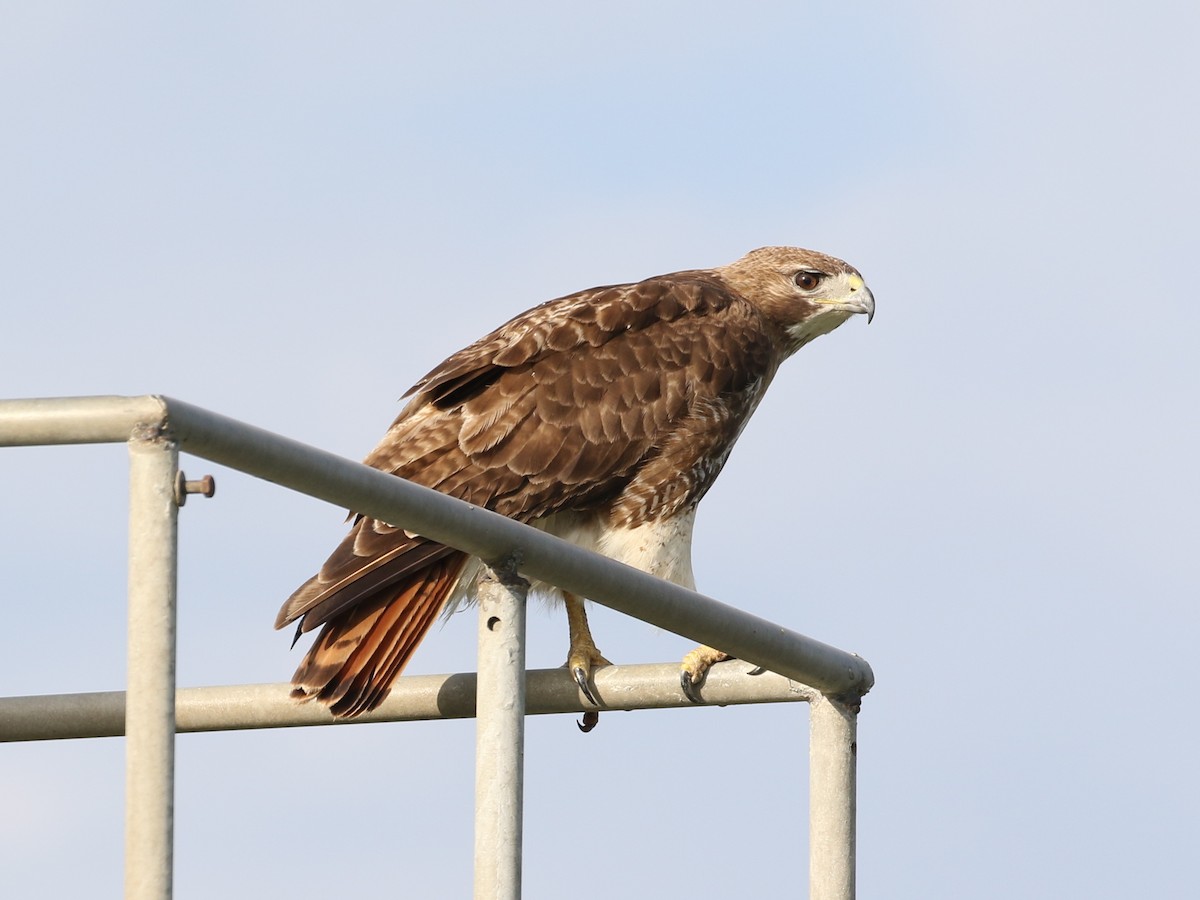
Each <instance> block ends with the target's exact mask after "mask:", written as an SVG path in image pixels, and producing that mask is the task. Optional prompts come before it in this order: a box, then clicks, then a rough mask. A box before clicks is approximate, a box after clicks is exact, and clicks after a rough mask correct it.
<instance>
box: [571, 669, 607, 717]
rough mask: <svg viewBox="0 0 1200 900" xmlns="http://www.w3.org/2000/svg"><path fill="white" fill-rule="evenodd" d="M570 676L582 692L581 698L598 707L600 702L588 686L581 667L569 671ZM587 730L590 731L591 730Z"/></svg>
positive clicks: (585, 674) (585, 673)
mask: <svg viewBox="0 0 1200 900" xmlns="http://www.w3.org/2000/svg"><path fill="white" fill-rule="evenodd" d="M571 676H572V677H573V678H574V679H575V683H576V684H577V685H579V690H581V691H582V692H583V696H585V697H586V698H587V701H588V703H590V704H592V706H599V705H600V701H599V700H597V699H596V695H595V694H593V693H592V686H591V685H590V684H588V676H587V672H585V671H584V669H583V667H582V666H576V667H575V668H573V669H572V670H571ZM584 715H585V716H586V715H587V714H586V713H585V714H584ZM595 727H596V726H595V725H593V726H592V728H595ZM587 730H588V731H591V728H589V729H587Z"/></svg>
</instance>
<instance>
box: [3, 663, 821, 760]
mask: <svg viewBox="0 0 1200 900" xmlns="http://www.w3.org/2000/svg"><path fill="white" fill-rule="evenodd" d="M752 671H753V669H752V667H751V666H750V665H749V664H748V663H745V662H742V661H741V660H731V661H729V662H724V663H719V664H717V665H715V666H713V668H712V669H711V670H710V671H709V674H708V679H707V681H706V682H705V696H706V697H708V698H709V699H710V700H711V701H712V702H713V703H714V704H717V705H721V706H724V705H727V704H735V703H785V702H794V701H808V700H811V699H812V698H813V697H814V696H815V692H814V691H813V690H812V689H811V688H809V687H807V686H805V685H802V684H797V683H796V682H794V681H789V680H788V679H787V678H784V677H783V676H782V675H776V674H775V673H773V672H759V673H758V674H750V673H751V672H752ZM593 678H594V682H595V689H596V692H597V695H598V696H599V698H600V700H601V701H602V702H603V703H604V709H605V710H606V711H619V710H634V709H671V708H675V707H680V708H688V709H695V708H696V705H695V704H694V703H692V702H691V701H690V700H688V699H687V698H686V697H685V696H684V695H683V692H682V691H681V690H680V688H679V663H677V662H675V663H651V664H645V665H635V666H604V667H603V668H600V669H596V670H595V672H594V673H593ZM525 685H526V713H527V714H528V715H551V714H555V713H578V712H585V711H587V710H591V709H594V707H592V706H591V705H590V704H589V703H587V701H586V700H584V699H583V698H582V697H581V696H580V694H579V688H578V686H577V685H576V684H575V681H574V679H572V678H571V676H570V674H569V673H568V672H567V670H566V669H565V668H558V669H533V670H530V671H528V672H527V673H526V682H525ZM290 690H291V685H290V684H244V685H233V686H228V687H196V688H181V689H179V690H178V691H176V694H175V721H176V730H177V731H179V732H201V731H240V730H245V729H252V728H294V727H301V726H308V725H342V724H361V723H367V722H412V721H422V720H427V719H464V718H471V717H472V716H474V715H475V675H474V674H473V673H463V674H457V675H410V676H405V677H403V678H400V679H399V680H398V681H397V682H396V686H395V687H394V688H393V689H392V693H391V696H389V697H388V699H387V700H385V701H384V702H383V705H381V706H380V707H379V708H378V709H376V710H374V711H373V712H370V713H367V714H366V715H363V716H360V717H359V718H356V719H350V720H345V719H335V718H333V717H332V716H331V715H330V714H329V712H328V711H327V710H326V709H325V708H324V707H322V706H318V705H316V704H312V703H298V702H296V701H295V700H292V699H291V698H290V697H289V696H288V693H289V691H290ZM124 733H125V693H124V691H104V692H98V693H87V694H46V695H40V696H30V697H5V698H0V742H5V741H56V740H66V739H71V738H95V737H117V736H120V735H122V734H124Z"/></svg>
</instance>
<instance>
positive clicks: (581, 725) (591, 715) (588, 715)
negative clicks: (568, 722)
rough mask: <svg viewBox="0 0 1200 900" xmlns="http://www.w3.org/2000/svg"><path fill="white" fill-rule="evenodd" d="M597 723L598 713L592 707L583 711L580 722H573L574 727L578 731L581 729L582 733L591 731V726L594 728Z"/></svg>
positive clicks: (598, 719) (598, 722) (598, 720)
mask: <svg viewBox="0 0 1200 900" xmlns="http://www.w3.org/2000/svg"><path fill="white" fill-rule="evenodd" d="M599 724H600V713H598V712H596V711H595V710H594V709H592V710H588V711H587V712H585V713H584V714H583V721H582V722H580V721H576V722H575V725H576V727H577V728H578V729H579V730H580V731H582V732H583V733H584V734H587V733H588V732H589V731H591V730H592V729H593V728H595V727H596V726H597V725H599Z"/></svg>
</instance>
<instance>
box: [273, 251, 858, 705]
mask: <svg viewBox="0 0 1200 900" xmlns="http://www.w3.org/2000/svg"><path fill="white" fill-rule="evenodd" d="M874 312H875V300H874V298H873V297H872V296H871V291H870V290H869V289H868V288H867V286H866V285H865V284H864V283H863V279H862V276H860V275H859V274H858V272H857V271H855V270H854V269H853V268H852V267H851V266H849V265H847V264H846V263H844V262H842V261H841V260H838V259H834V258H832V257H829V256H825V255H824V254H821V253H816V252H814V251H811V250H800V249H796V248H791V247H764V248H762V249H759V250H754V251H753V252H751V253H749V254H747V255H746V256H744V257H742V258H741V259H739V260H738V261H737V262H735V263H731V264H730V265H727V266H722V267H721V268H718V269H698V270H695V271H688V272H676V273H674V274H671V275H660V276H658V277H656V278H647V279H646V280H645V281H639V282H637V283H636V284H622V285H615V286H610V287H598V288H592V289H591V290H587V291H582V292H580V293H578V294H571V295H570V296H567V297H561V298H559V299H557V300H551V301H549V302H548V303H543V304H542V305H541V306H536V307H534V308H533V309H531V310H529V311H528V312H524V313H522V314H521V315H519V316H517V317H516V318H514V319H512V320H510V321H509V322H507V323H505V324H504V325H501V326H500V327H499V328H498V329H496V330H495V331H493V332H492V333H491V334H489V335H487V336H486V337H484V338H481V339H480V340H478V341H476V342H475V343H474V344H472V345H471V346H469V347H467V348H466V349H465V350H461V351H459V352H458V353H455V354H454V355H453V356H451V357H450V358H449V359H447V360H446V361H445V362H443V363H442V364H441V365H439V366H438V367H437V368H435V369H434V370H433V371H432V372H430V373H429V374H428V375H426V376H425V377H424V378H422V379H421V380H420V381H418V382H417V384H416V386H414V387H413V388H412V389H411V390H410V391H409V392H408V394H406V395H405V396H406V397H411V400H410V401H409V403H408V405H407V406H405V407H404V410H403V411H402V412H401V413H400V416H399V418H397V419H396V421H395V422H394V423H393V424H392V427H391V428H390V429H389V430H388V432H387V434H386V435H385V436H384V438H383V440H382V441H381V442H380V444H379V446H378V447H376V448H375V449H374V450H373V451H371V453H370V455H369V456H367V458H366V460H365V462H366V463H367V464H368V465H371V466H374V467H376V468H378V469H382V470H383V471H385V472H391V473H393V474H395V475H399V476H401V477H403V478H407V479H409V480H410V481H414V482H416V483H418V484H422V485H425V486H426V487H430V488H434V489H436V490H439V491H442V492H443V493H446V494H450V495H451V496H454V497H458V498H459V499H461V500H466V501H468V502H470V503H473V504H475V505H477V506H483V507H486V508H488V509H491V510H495V511H496V512H498V513H501V514H502V515H505V516H509V517H511V518H513V519H517V520H518V521H521V522H527V523H529V524H531V525H535V526H537V527H538V528H541V529H543V530H545V531H547V532H550V533H551V534H555V535H558V536H559V537H562V538H565V539H566V540H569V541H571V542H573V543H575V544H578V545H580V546H583V547H586V548H588V549H592V550H596V551H597V552H599V553H602V554H605V555H606V556H610V557H612V558H614V559H617V560H620V561H621V562H624V563H627V564H629V565H631V566H635V567H637V568H639V569H643V570H644V571H647V572H650V573H651V574H654V575H658V576H660V577H662V578H666V579H669V580H671V581H674V582H676V583H678V584H682V585H685V586H687V587H689V588H693V587H694V586H695V582H694V580H693V578H692V560H691V544H692V523H693V520H694V518H695V514H696V505H697V504H698V503H699V502H700V499H701V498H702V497H703V496H704V494H705V492H706V491H707V490H708V489H709V487H710V486H711V485H712V483H713V481H714V479H716V477H717V475H718V473H720V471H721V468H722V466H724V465H725V461H726V460H727V459H728V458H729V453H730V451H731V450H732V449H733V445H734V442H735V441H736V440H737V438H738V435H739V434H740V433H741V431H742V428H743V427H744V426H745V424H746V421H747V420H748V419H749V418H750V415H751V413H753V412H754V409H755V407H757V406H758V402H759V400H761V399H762V396H763V393H764V392H765V391H766V389H767V385H769V384H770V383H771V379H772V378H773V377H774V376H775V372H776V370H777V369H778V368H779V364H780V363H781V362H783V360H784V359H786V358H787V357H788V356H790V355H791V354H792V353H794V352H795V351H796V350H798V349H799V348H800V347H802V346H804V345H805V344H806V343H808V342H809V341H811V340H812V339H813V338H816V337H819V336H820V335H823V334H827V333H828V332H830V331H832V330H833V329H835V328H837V327H838V326H839V325H841V324H842V323H843V322H845V321H846V320H847V319H848V318H850V316H852V315H854V314H855V313H865V314H866V316H867V321H868V322H869V321H870V320H871V317H872V316H873V315H874ZM480 565H481V563H480V562H479V561H478V560H477V559H474V558H470V557H468V556H467V555H466V554H465V553H463V552H461V551H458V550H455V549H453V548H451V547H447V546H444V545H442V544H438V543H436V542H434V541H430V540H427V539H425V538H422V537H419V536H416V535H413V534H411V533H410V532H406V531H404V530H403V529H401V528H397V527H395V526H393V525H389V524H387V523H385V522H381V521H379V520H377V519H372V518H367V517H362V516H360V517H358V519H357V520H356V521H355V522H354V526H353V528H352V529H351V530H350V533H349V534H348V535H347V536H346V538H345V540H343V541H342V543H341V544H340V545H339V546H338V548H337V549H336V550H335V551H334V552H333V555H332V556H331V557H330V558H329V559H328V561H326V563H325V565H324V566H322V568H321V571H320V572H318V573H317V574H316V575H314V576H313V577H312V578H310V579H309V580H308V581H307V582H305V583H304V585H302V586H301V587H300V588H299V590H297V591H296V592H295V593H294V594H293V595H292V596H291V597H290V598H289V599H288V601H287V602H286V603H285V604H284V605H283V608H282V609H281V610H280V612H279V617H278V618H277V620H276V623H275V625H276V627H277V628H282V627H283V626H285V625H287V624H289V623H291V622H294V621H296V620H297V619H300V620H301V622H300V625H299V629H298V633H299V632H306V631H310V630H312V629H313V628H316V627H317V626H318V625H321V626H323V628H322V630H321V634H320V635H319V636H318V637H317V639H316V641H315V643H314V644H313V645H312V647H311V648H310V649H309V651H308V653H307V654H306V655H305V657H304V660H303V661H302V662H301V663H300V667H299V668H298V669H297V670H296V674H295V675H294V676H293V679H292V681H293V683H294V686H295V687H294V690H293V692H292V695H293V696H294V697H297V698H300V699H304V700H313V699H315V700H318V701H320V702H321V703H324V704H326V705H327V706H328V707H329V709H330V711H331V712H332V713H333V714H334V715H335V716H342V717H350V716H356V715H359V714H361V713H364V712H367V711H368V710H371V709H374V708H375V707H376V706H378V705H379V704H380V703H381V702H382V701H383V699H384V698H385V697H386V696H387V695H388V692H389V691H390V689H391V686H392V683H393V682H394V681H395V680H396V678H397V677H398V676H399V675H400V673H401V672H402V671H403V670H404V666H405V664H406V663H407V662H408V660H409V658H410V657H411V656H412V654H413V652H414V651H415V650H416V648H417V646H418V645H419V644H420V643H421V639H422V638H423V637H424V636H425V634H426V632H428V631H429V628H430V626H431V625H432V624H433V622H434V620H435V619H436V618H437V616H438V614H439V613H440V612H442V611H443V610H446V611H453V610H454V609H456V608H457V607H458V606H459V605H460V604H461V603H462V602H463V601H464V600H468V599H469V596H470V592H471V591H472V589H473V588H474V584H475V579H476V575H477V574H478V571H479V567H480ZM535 587H536V585H535ZM559 593H560V594H561V595H562V596H563V598H564V600H565V603H566V608H567V619H568V624H569V628H570V651H569V655H568V658H567V665H568V667H569V669H570V671H571V673H572V675H573V676H574V678H575V680H576V681H577V682H578V684H579V686H580V688H581V690H582V691H583V692H584V694H585V695H586V696H587V697H588V698H589V699H590V700H592V701H593V702H595V698H594V696H593V693H592V690H591V687H590V685H589V682H590V678H591V671H592V668H593V667H594V666H600V665H605V664H607V660H605V659H604V657H603V656H601V655H600V652H599V651H598V650H597V649H596V645H595V643H593V641H592V636H591V633H590V631H589V630H588V625H587V617H586V615H585V613H584V607H583V601H582V599H581V598H578V597H575V596H572V595H571V594H569V593H562V592H559ZM723 658H725V657H724V654H723V653H721V652H720V651H718V650H714V649H711V648H706V647H702V648H699V649H698V650H696V651H693V652H692V653H690V654H688V656H687V657H686V658H685V660H684V664H683V667H682V670H681V682H682V684H683V687H684V690H685V691H686V692H687V693H688V695H689V696H691V697H693V699H695V698H696V694H695V688H694V685H696V684H697V683H698V682H699V681H700V679H701V678H702V677H703V674H704V672H705V671H706V670H707V668H708V667H709V665H711V664H712V663H713V662H716V661H718V660H720V659H723Z"/></svg>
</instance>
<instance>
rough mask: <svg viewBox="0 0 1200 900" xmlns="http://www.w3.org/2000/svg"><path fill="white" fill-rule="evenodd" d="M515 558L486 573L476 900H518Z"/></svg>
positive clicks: (521, 708) (521, 725) (520, 755)
mask: <svg viewBox="0 0 1200 900" xmlns="http://www.w3.org/2000/svg"><path fill="white" fill-rule="evenodd" d="M528 591H529V582H527V581H525V580H524V579H522V578H521V577H520V576H519V575H517V574H516V568H515V564H514V562H513V561H512V560H509V561H506V562H505V563H504V564H503V565H498V566H495V567H493V568H491V569H485V570H484V572H483V574H482V575H481V576H480V579H479V589H478V596H479V677H478V682H477V684H478V687H477V689H476V698H475V707H476V709H475V900H519V898H520V896H521V828H522V804H523V802H524V770H525V598H526V594H527V593H528Z"/></svg>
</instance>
